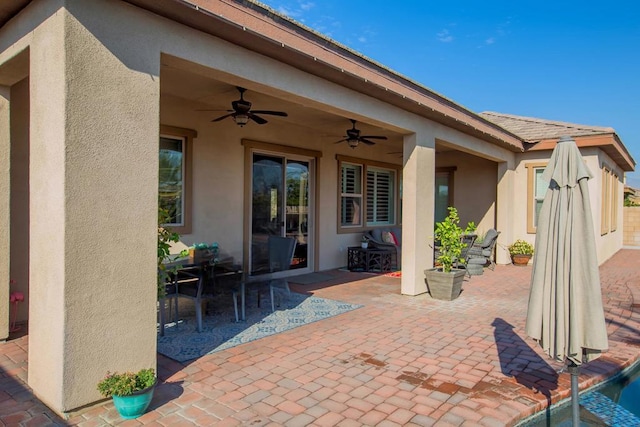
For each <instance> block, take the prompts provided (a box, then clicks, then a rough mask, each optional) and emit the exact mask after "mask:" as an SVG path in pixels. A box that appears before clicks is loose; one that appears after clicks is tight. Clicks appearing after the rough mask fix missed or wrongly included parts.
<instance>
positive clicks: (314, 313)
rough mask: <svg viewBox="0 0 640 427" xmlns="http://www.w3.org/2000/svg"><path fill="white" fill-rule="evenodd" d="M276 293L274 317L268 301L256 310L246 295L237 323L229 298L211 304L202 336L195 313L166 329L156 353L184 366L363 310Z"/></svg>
mask: <svg viewBox="0 0 640 427" xmlns="http://www.w3.org/2000/svg"><path fill="white" fill-rule="evenodd" d="M276 292H277V293H278V298H276V300H277V301H279V302H280V306H279V307H276V311H275V312H273V313H272V312H271V302H270V301H269V298H268V297H264V298H262V301H261V303H260V305H261V306H260V307H258V306H257V297H256V294H255V293H251V292H248V295H247V304H246V318H247V319H246V321H241V322H238V323H236V321H235V314H234V311H233V302H231V301H232V300H231V296H222V297H220V298H218V299H217V300H215V301H211V302H210V303H209V306H208V310H207V312H208V313H207V315H206V316H204V319H203V322H202V323H203V324H202V327H203V329H202V332H198V329H197V323H196V319H195V313H194V312H192V313H190V315H189V317H186V318H184V319H183V320H179V321H178V322H177V323H171V324H167V325H165V334H164V336H163V337H161V336H159V335H158V353H160V354H163V355H165V356H167V357H169V358H171V359H173V360H176V361H178V362H186V361H188V360H191V359H195V358H198V357H201V356H204V355H206V354H212V353H215V352H217V351H221V350H226V349H228V348H231V347H235V346H237V345H240V344H244V343H247V342H250V341H254V340H257V339H260V338H264V337H268V336H270V335H275V334H278V333H280V332H284V331H287V330H289V329H293V328H296V327H298V326H302V325H307V324H309V323H313V322H317V321H319V320H323V319H327V318H329V317H333V316H337V315H339V314H343V313H346V312H348V311H351V310H354V309H357V308H360V307H362V305H359V304H349V303H345V302H341V301H334V300H330V299H326V298H318V297H313V296H308V295H302V294H299V293H296V292H291V293H286V292H284V291H283V290H276Z"/></svg>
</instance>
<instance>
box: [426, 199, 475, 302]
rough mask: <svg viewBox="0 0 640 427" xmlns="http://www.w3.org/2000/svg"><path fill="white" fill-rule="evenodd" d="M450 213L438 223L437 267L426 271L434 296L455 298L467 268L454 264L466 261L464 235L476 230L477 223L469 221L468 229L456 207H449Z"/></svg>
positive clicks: (428, 283) (428, 284)
mask: <svg viewBox="0 0 640 427" xmlns="http://www.w3.org/2000/svg"><path fill="white" fill-rule="evenodd" d="M448 209H449V215H447V217H446V218H445V219H444V221H442V222H438V223H436V229H435V240H436V241H438V242H439V246H438V248H437V254H438V255H437V258H436V264H437V265H438V266H439V267H437V268H432V269H427V270H425V271H424V274H425V279H426V282H427V288H428V290H429V293H430V294H431V296H432V297H433V298H436V299H444V300H448V301H450V300H453V299H455V298H457V297H458V295H460V291H461V289H462V281H463V280H464V275H465V270H463V269H454V268H453V265H454V264H460V263H464V260H463V259H461V258H460V257H461V255H462V250H463V249H464V248H465V246H466V243H464V242H463V239H462V236H463V235H464V234H469V233H471V232H472V231H473V230H475V224H474V223H472V222H471V223H469V225H467V228H466V229H462V228H461V227H460V226H459V225H458V224H459V223H460V218H459V217H458V211H457V209H456V208H454V207H449V208H448Z"/></svg>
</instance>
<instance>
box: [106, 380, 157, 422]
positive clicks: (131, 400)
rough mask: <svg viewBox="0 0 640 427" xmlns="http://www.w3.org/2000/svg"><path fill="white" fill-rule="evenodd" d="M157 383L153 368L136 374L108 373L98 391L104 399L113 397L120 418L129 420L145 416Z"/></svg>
mask: <svg viewBox="0 0 640 427" xmlns="http://www.w3.org/2000/svg"><path fill="white" fill-rule="evenodd" d="M157 382H158V378H157V377H156V374H155V371H154V370H153V369H152V368H147V369H141V370H139V371H138V372H136V373H134V372H125V373H120V374H119V373H109V372H107V376H106V377H104V378H103V379H102V380H101V381H100V382H99V383H98V391H99V392H100V393H101V394H102V395H103V396H104V397H111V398H112V399H113V404H114V406H115V407H116V409H117V411H118V413H119V414H120V416H121V417H122V418H124V419H127V420H128V419H133V418H138V417H139V416H141V415H142V414H144V412H145V411H146V410H147V408H148V407H149V403H151V399H152V398H153V391H154V389H155V386H156V384H157Z"/></svg>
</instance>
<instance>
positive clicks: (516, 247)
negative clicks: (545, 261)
mask: <svg viewBox="0 0 640 427" xmlns="http://www.w3.org/2000/svg"><path fill="white" fill-rule="evenodd" d="M508 249H509V255H511V262H512V263H513V265H518V266H525V265H527V264H529V260H530V259H531V257H532V256H533V245H532V244H531V243H529V242H527V241H526V240H521V239H518V240H516V241H515V242H513V243H512V244H511V245H509V248H508Z"/></svg>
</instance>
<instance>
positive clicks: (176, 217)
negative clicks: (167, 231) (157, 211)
mask: <svg viewBox="0 0 640 427" xmlns="http://www.w3.org/2000/svg"><path fill="white" fill-rule="evenodd" d="M160 132H161V135H160V144H159V146H160V147H159V171H158V177H159V179H158V205H159V206H160V207H161V208H163V209H165V210H167V212H169V217H170V218H171V221H170V222H169V223H167V224H166V225H168V226H170V227H172V228H173V230H174V231H176V232H177V233H180V234H188V233H191V141H192V139H193V138H194V137H195V136H196V133H195V131H192V130H189V129H182V128H176V127H171V126H161V127H160Z"/></svg>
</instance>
